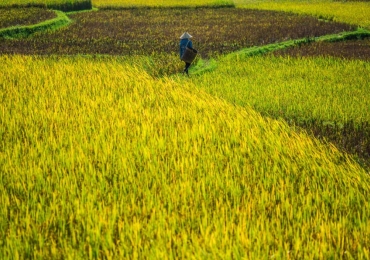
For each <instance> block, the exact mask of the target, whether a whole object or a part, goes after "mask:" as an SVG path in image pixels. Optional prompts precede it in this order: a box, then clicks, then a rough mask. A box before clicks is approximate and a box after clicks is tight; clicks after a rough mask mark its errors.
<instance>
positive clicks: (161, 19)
mask: <svg viewBox="0 0 370 260" xmlns="http://www.w3.org/2000/svg"><path fill="white" fill-rule="evenodd" d="M71 18H72V19H74V20H75V23H73V24H72V25H71V26H69V27H68V28H64V29H61V30H58V31H56V32H53V33H48V34H39V35H37V36H35V37H32V38H28V39H19V40H0V53H21V54H76V53H85V54H116V55H132V54H143V55H151V54H155V53H171V52H177V50H178V40H179V36H180V35H181V34H182V33H183V32H184V31H188V32H189V33H190V34H192V35H193V36H194V46H195V48H196V49H198V50H199V53H200V55H201V56H202V57H209V56H211V55H213V54H223V53H229V52H232V51H235V50H238V49H241V48H245V47H250V46H254V45H264V44H267V43H274V42H279V41H283V40H286V39H297V38H303V37H313V36H320V35H326V34H330V33H337V32H342V31H349V30H352V29H354V28H353V27H351V26H349V25H346V24H341V23H335V22H325V21H319V20H318V19H316V18H313V17H309V16H299V15H294V14H285V13H282V12H271V11H258V10H246V9H236V8H220V9H216V10H215V9H211V8H197V9H129V10H104V11H97V12H88V13H78V14H74V15H71Z"/></svg>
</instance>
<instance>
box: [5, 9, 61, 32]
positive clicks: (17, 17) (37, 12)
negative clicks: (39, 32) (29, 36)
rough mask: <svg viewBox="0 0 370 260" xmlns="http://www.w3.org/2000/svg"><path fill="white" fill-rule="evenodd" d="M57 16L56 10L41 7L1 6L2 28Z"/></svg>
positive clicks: (30, 23)
mask: <svg viewBox="0 0 370 260" xmlns="http://www.w3.org/2000/svg"><path fill="white" fill-rule="evenodd" d="M55 17H56V14H55V12H53V11H51V10H45V9H40V8H22V9H18V8H0V29H2V28H7V27H10V26H18V25H32V24H36V23H39V22H42V21H45V20H48V19H52V18H55Z"/></svg>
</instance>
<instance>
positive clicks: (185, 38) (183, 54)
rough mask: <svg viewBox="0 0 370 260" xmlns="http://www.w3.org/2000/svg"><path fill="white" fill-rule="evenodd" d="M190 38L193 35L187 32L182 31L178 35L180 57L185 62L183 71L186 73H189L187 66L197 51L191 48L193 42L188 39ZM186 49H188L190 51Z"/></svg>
mask: <svg viewBox="0 0 370 260" xmlns="http://www.w3.org/2000/svg"><path fill="white" fill-rule="evenodd" d="M191 38H193V36H191V35H190V34H189V33H187V32H184V33H183V34H182V35H181V36H180V59H181V60H182V61H184V62H185V68H184V71H183V73H186V75H189V67H190V65H191V63H192V61H193V60H194V58H195V56H196V53H197V51H196V50H195V49H193V42H192V41H191V40H190V39H191ZM187 49H190V51H189V50H187Z"/></svg>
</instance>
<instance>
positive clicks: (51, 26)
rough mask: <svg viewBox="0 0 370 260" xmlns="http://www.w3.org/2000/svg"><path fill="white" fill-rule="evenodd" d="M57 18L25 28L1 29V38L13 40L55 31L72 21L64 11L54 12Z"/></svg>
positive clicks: (25, 26) (24, 26)
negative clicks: (37, 33)
mask: <svg viewBox="0 0 370 260" xmlns="http://www.w3.org/2000/svg"><path fill="white" fill-rule="evenodd" d="M53 11H54V12H55V13H56V15H57V17H56V18H53V19H50V20H46V21H43V22H41V23H37V24H33V25H23V26H11V27H7V28H4V29H0V38H6V39H12V38H20V37H27V36H29V35H31V34H33V33H35V32H41V31H46V30H55V29H57V28H60V27H63V26H66V25H67V24H70V23H71V22H72V21H71V19H69V17H68V16H67V15H66V14H65V13H64V12H62V11H58V10H53Z"/></svg>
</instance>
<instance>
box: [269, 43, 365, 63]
mask: <svg viewBox="0 0 370 260" xmlns="http://www.w3.org/2000/svg"><path fill="white" fill-rule="evenodd" d="M274 55H284V56H286V55H289V56H294V57H305V56H324V57H327V56H332V57H339V58H345V59H358V60H365V61H370V39H369V38H367V39H364V40H348V41H343V42H315V43H310V44H304V45H300V46H296V47H293V48H287V49H283V50H279V51H275V52H274Z"/></svg>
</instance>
